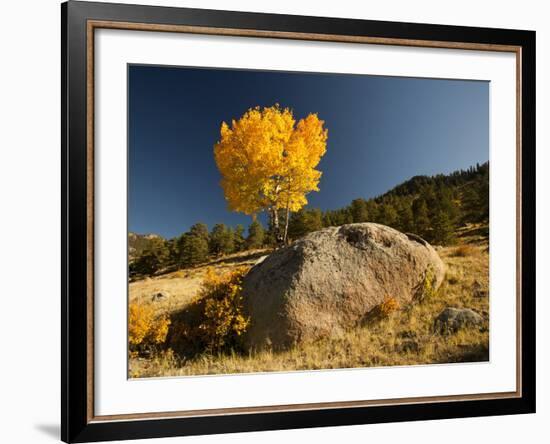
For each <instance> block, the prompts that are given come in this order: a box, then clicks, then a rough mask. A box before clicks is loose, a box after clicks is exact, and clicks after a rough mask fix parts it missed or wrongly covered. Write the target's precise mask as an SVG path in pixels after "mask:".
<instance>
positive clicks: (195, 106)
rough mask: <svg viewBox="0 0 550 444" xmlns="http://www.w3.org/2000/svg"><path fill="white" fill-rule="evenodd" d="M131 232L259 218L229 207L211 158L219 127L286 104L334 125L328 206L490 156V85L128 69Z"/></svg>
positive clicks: (313, 201)
mask: <svg viewBox="0 0 550 444" xmlns="http://www.w3.org/2000/svg"><path fill="white" fill-rule="evenodd" d="M128 75H129V96H128V100H129V102H128V106H129V147H128V149H129V210H128V225H129V230H130V231H133V232H137V233H158V234H160V235H163V236H165V237H173V236H176V235H179V234H181V233H182V232H184V231H186V230H188V229H189V227H190V226H191V225H192V224H194V223H196V222H199V221H200V222H204V223H206V224H207V225H208V226H209V228H212V226H213V225H214V224H215V223H218V222H223V223H225V224H228V225H232V226H234V225H236V224H238V223H242V224H244V225H245V227H246V226H248V224H249V223H250V222H251V218H250V217H249V216H245V215H243V214H239V213H234V212H231V211H229V210H228V209H227V205H226V202H225V200H224V196H223V191H222V189H221V187H220V185H219V182H220V174H219V172H218V170H217V168H216V164H215V162H214V156H213V145H214V144H215V143H216V142H217V141H218V139H219V130H220V124H221V123H222V121H226V122H228V123H229V122H230V121H231V119H236V118H239V117H240V116H241V115H242V114H243V113H244V112H245V111H246V110H247V109H248V108H250V107H254V106H256V105H259V106H262V107H263V106H271V105H273V104H275V103H279V104H280V105H281V106H283V107H289V108H291V109H292V110H293V111H294V116H295V118H296V120H298V119H300V118H302V117H305V116H306V115H307V114H309V113H312V112H316V113H318V114H319V117H320V118H321V119H323V120H324V121H325V125H326V127H327V128H328V143H327V152H326V154H325V156H324V157H323V159H322V160H321V163H320V165H319V168H320V170H321V171H322V172H323V176H322V178H321V181H320V184H319V187H320V192H312V193H310V194H309V195H308V200H309V206H310V207H319V208H321V209H323V210H326V209H337V208H341V207H343V206H346V205H348V204H349V203H350V202H351V201H352V200H353V199H355V198H358V197H363V198H370V197H374V196H377V195H379V194H381V193H384V192H385V191H387V190H389V189H390V188H392V187H394V186H395V185H397V184H399V183H401V182H403V181H405V180H407V179H409V178H410V177H412V176H415V175H422V174H426V175H433V174H438V173H449V172H451V171H454V170H457V169H460V168H467V167H469V166H471V165H474V164H475V163H476V162H480V163H482V162H485V161H487V160H488V159H489V83H488V82H481V81H459V80H436V79H416V78H401V77H380V76H364V75H346V74H312V73H291V72H266V71H249V70H224V69H199V68H182V67H163V66H141V65H131V66H129V73H128Z"/></svg>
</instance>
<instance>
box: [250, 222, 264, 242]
mask: <svg viewBox="0 0 550 444" xmlns="http://www.w3.org/2000/svg"><path fill="white" fill-rule="evenodd" d="M264 235H265V233H264V227H262V224H261V223H260V222H259V221H257V220H255V221H253V222H252V223H251V224H250V226H249V227H248V237H247V238H246V247H247V248H248V249H254V248H262V247H263V246H264Z"/></svg>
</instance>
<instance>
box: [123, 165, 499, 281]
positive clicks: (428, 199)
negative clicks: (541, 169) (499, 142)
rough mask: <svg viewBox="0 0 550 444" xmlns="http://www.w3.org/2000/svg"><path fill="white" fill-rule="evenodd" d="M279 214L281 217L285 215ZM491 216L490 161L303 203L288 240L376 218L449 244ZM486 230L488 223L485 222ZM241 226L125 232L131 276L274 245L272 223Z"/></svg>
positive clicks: (290, 224)
mask: <svg viewBox="0 0 550 444" xmlns="http://www.w3.org/2000/svg"><path fill="white" fill-rule="evenodd" d="M283 217H284V215H283V214H281V215H280V218H281V220H282V219H283ZM488 218H489V163H488V162H487V163H484V164H482V165H479V164H478V165H476V166H475V167H471V168H469V169H467V170H458V171H455V172H453V173H451V174H448V175H443V174H438V175H435V176H415V177H412V178H411V179H409V180H407V181H405V182H403V183H401V184H399V185H397V186H395V187H394V188H392V189H391V190H389V191H387V192H386V193H384V194H382V195H380V196H378V197H374V198H372V199H363V198H358V199H355V200H353V201H352V202H351V203H350V204H349V205H348V206H346V207H343V208H340V209H335V210H328V211H321V210H320V209H318V208H309V207H305V208H303V209H301V210H300V211H297V212H295V213H292V214H291V217H290V220H289V226H288V233H289V241H290V242H292V241H293V240H296V239H298V238H300V237H302V236H304V235H306V234H307V233H310V232H313V231H318V230H320V229H322V228H324V227H329V226H340V225H344V224H350V223H360V222H375V223H379V224H382V225H387V226H389V227H392V228H395V229H397V230H399V231H401V232H403V233H413V234H416V235H419V236H421V237H422V238H423V239H425V240H427V241H428V242H430V243H432V244H435V245H445V246H446V245H453V244H455V243H456V242H457V236H456V233H457V231H458V230H459V229H460V228H461V227H465V226H467V225H468V224H480V225H479V226H481V227H487V222H488ZM483 230H484V231H485V235H487V234H488V233H487V229H486V228H483ZM244 231H245V230H244V227H243V226H241V225H238V226H236V227H229V226H226V225H225V224H223V223H219V224H216V225H214V227H212V229H211V230H210V229H209V227H207V226H206V225H205V224H203V223H196V224H195V225H193V226H192V227H191V228H190V229H189V231H187V232H185V233H182V234H181V235H180V236H177V237H175V238H173V239H169V240H166V239H164V238H162V237H161V236H159V235H157V234H146V235H140V234H136V233H129V235H128V246H129V253H128V254H129V262H130V264H131V267H130V276H131V277H132V279H135V278H139V277H143V276H150V275H154V274H155V273H159V272H163V271H164V270H172V269H177V268H185V267H190V266H196V265H199V264H204V263H207V262H208V261H209V260H211V259H212V258H216V257H219V256H223V255H228V254H234V253H239V252H242V251H246V250H251V249H258V248H273V247H275V246H276V241H275V235H274V233H273V231H272V227H271V225H270V226H268V227H267V229H266V228H265V227H263V226H262V224H261V223H260V222H259V221H254V222H253V223H252V224H251V225H250V226H249V228H248V236H247V237H246V238H245V236H244Z"/></svg>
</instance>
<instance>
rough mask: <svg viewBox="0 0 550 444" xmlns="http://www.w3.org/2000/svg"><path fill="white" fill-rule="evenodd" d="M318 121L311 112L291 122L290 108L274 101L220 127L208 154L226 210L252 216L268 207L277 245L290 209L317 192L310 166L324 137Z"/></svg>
mask: <svg viewBox="0 0 550 444" xmlns="http://www.w3.org/2000/svg"><path fill="white" fill-rule="evenodd" d="M323 124H324V122H323V121H322V120H320V119H319V118H318V116H317V114H309V115H308V116H307V117H305V118H304V119H301V120H300V121H298V123H296V120H295V119H294V116H293V114H292V111H291V110H289V109H288V108H281V107H280V106H279V105H274V106H272V107H269V108H260V107H256V108H251V109H249V110H248V111H247V112H246V113H245V114H244V115H243V116H242V117H241V118H240V119H239V120H233V121H232V122H231V126H229V125H227V124H226V123H225V122H223V123H222V125H221V129H220V136H221V138H220V141H219V142H218V143H216V144H215V146H214V157H215V160H216V164H217V166H218V169H219V170H220V173H221V175H222V181H221V186H222V188H223V191H224V194H225V198H226V200H227V202H228V204H229V208H230V209H231V210H233V211H239V212H242V213H245V214H248V215H252V216H255V215H256V214H257V213H258V212H260V211H263V210H265V211H268V212H269V214H270V217H271V222H272V224H273V228H274V231H275V236H276V237H277V241H278V242H279V243H285V242H286V239H287V231H288V221H289V215H290V212H291V211H298V210H299V209H300V208H302V207H303V206H304V205H306V204H307V198H306V194H307V193H309V192H311V191H319V188H318V184H319V180H320V178H321V174H322V173H321V171H319V170H317V169H316V167H317V165H318V164H319V162H320V160H321V157H323V155H324V154H325V152H326V143H327V136H328V131H327V129H325V128H323ZM281 211H282V212H283V214H284V215H285V224H284V227H285V229H284V231H282V230H281V229H280V223H279V217H280V216H279V213H280V212H281Z"/></svg>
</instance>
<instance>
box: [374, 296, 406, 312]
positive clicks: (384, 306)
mask: <svg viewBox="0 0 550 444" xmlns="http://www.w3.org/2000/svg"><path fill="white" fill-rule="evenodd" d="M399 308H401V306H400V304H399V301H398V300H397V299H395V298H394V297H392V296H386V298H385V299H384V302H382V303H381V304H380V305H379V309H380V315H381V316H382V317H387V316H389V315H390V314H391V313H393V312H394V311H397V310H399Z"/></svg>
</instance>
